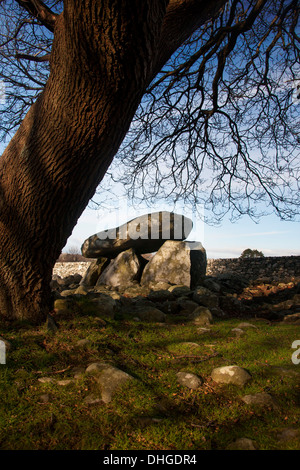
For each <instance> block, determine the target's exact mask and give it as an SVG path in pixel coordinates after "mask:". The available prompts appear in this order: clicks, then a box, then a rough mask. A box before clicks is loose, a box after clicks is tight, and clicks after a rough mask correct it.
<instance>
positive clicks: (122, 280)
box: [81, 211, 207, 288]
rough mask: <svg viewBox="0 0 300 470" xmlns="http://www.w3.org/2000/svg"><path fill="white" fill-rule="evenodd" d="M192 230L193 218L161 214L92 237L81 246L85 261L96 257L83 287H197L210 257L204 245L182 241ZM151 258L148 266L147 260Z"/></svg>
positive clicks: (139, 219)
mask: <svg viewBox="0 0 300 470" xmlns="http://www.w3.org/2000/svg"><path fill="white" fill-rule="evenodd" d="M192 227H193V223H192V221H191V219H189V218H187V217H185V216H183V215H180V214H175V213H173V212H168V211H160V212H154V213H152V214H145V215H142V216H140V217H136V218H135V219H132V220H130V221H128V222H126V223H125V224H123V225H120V226H119V227H115V228H113V229H108V230H104V231H102V232H99V233H97V234H95V235H92V236H91V237H89V238H88V239H87V240H85V241H84V243H83V245H82V247H81V251H82V254H83V256H84V257H86V258H93V261H92V263H91V264H90V266H89V268H88V270H87V272H86V274H85V276H84V277H83V279H82V281H81V284H83V285H86V286H89V287H92V286H97V285H106V286H111V287H114V288H116V287H129V286H131V285H135V284H140V285H141V286H147V287H150V288H154V287H155V286H156V285H159V284H162V283H167V284H170V285H184V286H187V287H189V288H194V287H195V286H197V285H198V284H200V283H201V282H202V281H203V279H204V278H205V275H206V266H207V258H206V251H205V249H204V248H203V246H202V244H201V243H200V242H190V241H184V240H185V239H186V238H187V237H188V236H189V234H190V232H191V230H192ZM150 253H155V254H154V255H153V256H152V257H151V259H150V260H149V261H148V260H147V259H146V258H147V257H144V256H143V255H145V254H150Z"/></svg>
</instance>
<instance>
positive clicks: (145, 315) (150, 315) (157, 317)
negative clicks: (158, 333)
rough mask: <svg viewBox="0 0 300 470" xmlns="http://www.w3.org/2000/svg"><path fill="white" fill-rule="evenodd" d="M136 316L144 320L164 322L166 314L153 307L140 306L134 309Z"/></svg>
mask: <svg viewBox="0 0 300 470" xmlns="http://www.w3.org/2000/svg"><path fill="white" fill-rule="evenodd" d="M135 314H136V315H137V317H138V318H139V319H140V320H141V321H144V322H165V321H166V314H165V313H163V312H162V311H161V310H158V309H157V308H155V307H146V306H145V307H141V308H139V309H138V310H136V311H135Z"/></svg>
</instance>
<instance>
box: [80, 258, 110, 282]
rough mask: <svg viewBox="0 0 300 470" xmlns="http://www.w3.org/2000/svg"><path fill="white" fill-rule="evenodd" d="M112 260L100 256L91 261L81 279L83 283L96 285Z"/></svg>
mask: <svg viewBox="0 0 300 470" xmlns="http://www.w3.org/2000/svg"><path fill="white" fill-rule="evenodd" d="M109 263H110V260H109V259H107V258H98V259H95V260H94V261H92V262H91V264H90V265H89V267H88V269H87V271H86V273H85V275H84V276H83V278H82V279H81V281H80V284H81V285H84V286H87V287H93V286H95V285H96V282H97V280H98V279H99V277H100V275H101V273H102V272H103V271H104V269H105V268H106V267H107V266H108V265H109Z"/></svg>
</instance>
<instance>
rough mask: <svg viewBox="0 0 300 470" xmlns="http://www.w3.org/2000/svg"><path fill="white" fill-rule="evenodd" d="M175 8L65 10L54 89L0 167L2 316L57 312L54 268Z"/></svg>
mask: <svg viewBox="0 0 300 470" xmlns="http://www.w3.org/2000/svg"><path fill="white" fill-rule="evenodd" d="M176 2H177V3H180V2H178V1H177V0H174V1H173V2H172V1H171V2H168V1H167V0H143V1H141V0H102V1H101V2H99V1H96V0H84V1H79V0H77V1H76V0H72V1H71V0H66V1H65V8H64V12H63V14H62V15H60V16H59V17H58V18H57V20H56V24H55V34H54V43H53V49H52V54H51V72H50V76H49V80H48V82H47V85H46V87H45V90H44V91H43V93H42V94H41V95H40V96H39V98H38V99H37V101H36V103H35V104H34V105H33V106H32V107H31V109H30V110H29V112H28V114H27V115H26V117H25V119H24V121H23V123H22V124H21V126H20V128H19V130H18V132H17V133H16V135H15V136H14V138H13V139H12V141H11V142H10V144H9V146H8V147H7V149H6V150H5V152H4V154H3V155H2V157H1V159H0V236H1V244H0V315H1V316H4V317H7V318H10V319H15V318H18V319H26V320H30V321H33V322H40V321H42V320H44V319H45V317H46V314H47V313H48V312H49V311H51V308H52V305H51V295H50V294H51V293H50V287H49V283H50V280H51V274H52V269H53V266H54V263H55V261H56V260H57V258H58V256H59V254H60V252H61V249H62V247H63V246H64V245H65V243H66V241H67V239H68V237H69V236H70V234H71V233H72V229H73V227H74V226H75V224H76V222H77V220H78V218H79V216H80V215H81V213H82V212H83V210H84V208H85V207H86V205H87V203H88V201H89V200H90V198H91V197H92V196H93V194H94V192H95V190H96V188H97V186H98V184H99V182H100V181H101V179H102V178H103V176H104V174H105V172H106V170H107V168H108V166H109V165H110V163H111V161H112V158H113V157H114V155H115V153H116V152H117V150H118V148H119V145H120V144H121V142H122V140H123V138H124V136H125V134H126V132H127V130H128V128H129V125H130V123H131V120H132V118H133V115H134V113H135V111H136V109H137V106H138V105H139V102H140V100H141V97H142V95H143V93H144V91H145V87H146V85H147V84H148V83H149V80H151V78H152V76H153V70H154V69H155V66H156V65H157V64H156V61H157V60H158V59H157V54H156V51H157V50H160V48H159V47H158V46H159V44H160V39H161V37H162V30H163V29H164V27H163V24H165V23H166V21H165V23H164V19H165V18H166V16H165V14H166V7H167V4H168V3H170V4H173V3H174V4H176ZM186 3H188V2H186ZM191 3H195V2H194V0H193V1H192V2H191ZM200 3H201V2H200ZM217 3H220V2H215V4H217ZM174 47H175V46H174ZM177 47H178V46H177ZM160 52H161V50H160ZM169 54H170V51H168V56H169ZM167 58H168V57H166V58H165V59H167ZM159 61H160V62H163V60H162V57H161V54H160V58H159Z"/></svg>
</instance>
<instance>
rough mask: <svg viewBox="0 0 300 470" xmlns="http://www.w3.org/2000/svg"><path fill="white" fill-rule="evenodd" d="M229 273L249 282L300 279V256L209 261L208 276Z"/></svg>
mask: <svg viewBox="0 0 300 470" xmlns="http://www.w3.org/2000/svg"><path fill="white" fill-rule="evenodd" d="M228 273H230V274H237V275H240V276H242V277H244V278H246V279H248V280H249V281H254V280H258V279H262V280H265V279H268V280H271V281H284V280H290V279H292V278H300V256H270V257H264V258H245V259H240V258H227V259H208V260H207V270H206V275H207V276H217V275H219V274H228Z"/></svg>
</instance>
